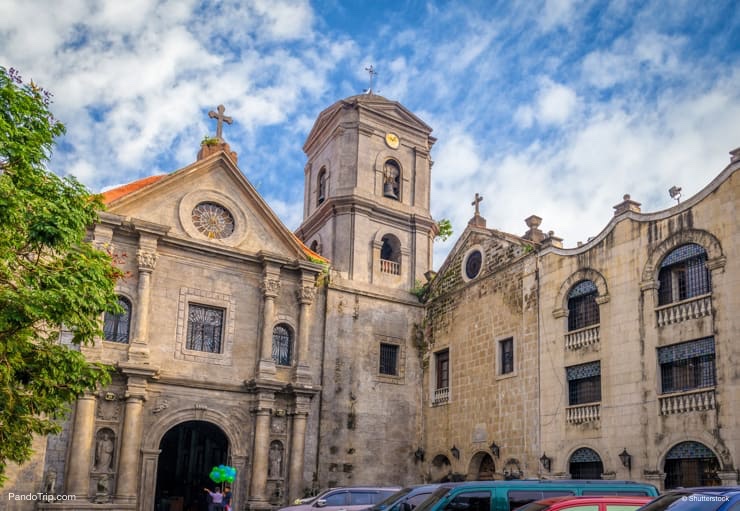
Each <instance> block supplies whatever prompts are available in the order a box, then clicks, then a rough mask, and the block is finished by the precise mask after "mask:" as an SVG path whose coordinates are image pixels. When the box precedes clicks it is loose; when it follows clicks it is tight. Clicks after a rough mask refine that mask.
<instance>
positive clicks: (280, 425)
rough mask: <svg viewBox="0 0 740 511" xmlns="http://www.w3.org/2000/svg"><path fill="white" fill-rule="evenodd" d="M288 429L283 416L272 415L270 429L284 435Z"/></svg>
mask: <svg viewBox="0 0 740 511" xmlns="http://www.w3.org/2000/svg"><path fill="white" fill-rule="evenodd" d="M287 429H288V425H287V421H286V420H285V417H284V416H273V417H272V421H271V425H270V431H271V432H272V433H274V434H276V435H284V434H285V432H286V431H287Z"/></svg>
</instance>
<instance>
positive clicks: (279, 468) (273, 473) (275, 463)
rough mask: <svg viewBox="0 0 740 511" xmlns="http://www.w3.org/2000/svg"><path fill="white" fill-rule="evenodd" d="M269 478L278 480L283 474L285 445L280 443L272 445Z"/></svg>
mask: <svg viewBox="0 0 740 511" xmlns="http://www.w3.org/2000/svg"><path fill="white" fill-rule="evenodd" d="M267 473H268V477H271V478H278V477H281V476H282V474H283V445H282V444H281V443H280V442H272V444H270V466H269V468H268V472H267Z"/></svg>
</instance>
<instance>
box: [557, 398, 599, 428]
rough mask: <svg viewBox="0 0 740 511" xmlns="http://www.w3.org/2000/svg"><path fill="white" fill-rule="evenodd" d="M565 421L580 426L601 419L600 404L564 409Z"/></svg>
mask: <svg viewBox="0 0 740 511" xmlns="http://www.w3.org/2000/svg"><path fill="white" fill-rule="evenodd" d="M565 414H566V420H567V421H568V423H570V424H582V423H584V422H593V421H597V420H600V419H601V403H589V404H586V405H576V406H569V407H568V408H566V409H565Z"/></svg>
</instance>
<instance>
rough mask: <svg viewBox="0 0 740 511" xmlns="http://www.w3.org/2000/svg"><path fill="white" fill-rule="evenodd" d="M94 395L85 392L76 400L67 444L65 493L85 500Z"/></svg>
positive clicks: (91, 438) (93, 421)
mask: <svg viewBox="0 0 740 511" xmlns="http://www.w3.org/2000/svg"><path fill="white" fill-rule="evenodd" d="M96 404H97V402H96V399H95V396H94V395H93V394H91V393H86V394H84V395H83V396H82V397H80V398H79V399H78V400H77V405H76V409H75V418H74V426H73V431H72V435H71V439H72V440H71V442H70V446H69V468H68V470H67V478H66V480H67V484H66V487H67V493H68V494H71V495H77V496H78V497H81V498H83V499H85V500H87V498H88V497H89V495H90V463H91V460H92V446H93V437H94V436H95V435H94V429H95V406H96Z"/></svg>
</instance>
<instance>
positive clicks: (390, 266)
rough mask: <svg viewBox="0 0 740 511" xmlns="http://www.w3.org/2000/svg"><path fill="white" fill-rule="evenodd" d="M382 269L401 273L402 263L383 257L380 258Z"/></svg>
mask: <svg viewBox="0 0 740 511" xmlns="http://www.w3.org/2000/svg"><path fill="white" fill-rule="evenodd" d="M380 271H381V272H383V273H390V274H391V275H400V274H401V265H400V264H399V263H396V262H394V261H389V260H387V259H381V260H380Z"/></svg>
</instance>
